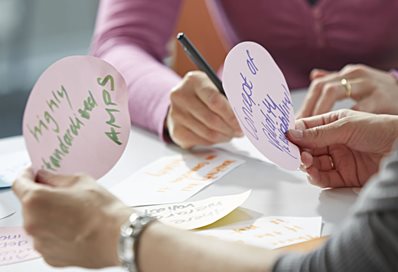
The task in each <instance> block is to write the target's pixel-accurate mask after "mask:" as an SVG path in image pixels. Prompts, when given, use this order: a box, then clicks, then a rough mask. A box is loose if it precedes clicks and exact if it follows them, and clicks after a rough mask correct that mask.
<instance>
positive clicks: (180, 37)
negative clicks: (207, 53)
mask: <svg viewBox="0 0 398 272" xmlns="http://www.w3.org/2000/svg"><path fill="white" fill-rule="evenodd" d="M183 37H184V32H180V33H178V34H177V39H178V40H179V39H182V38H183Z"/></svg>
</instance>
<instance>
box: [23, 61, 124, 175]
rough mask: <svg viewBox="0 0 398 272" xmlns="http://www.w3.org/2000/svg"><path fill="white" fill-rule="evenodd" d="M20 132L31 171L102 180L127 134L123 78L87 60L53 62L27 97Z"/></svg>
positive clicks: (116, 156) (105, 65) (103, 63)
mask: <svg viewBox="0 0 398 272" xmlns="http://www.w3.org/2000/svg"><path fill="white" fill-rule="evenodd" d="M23 134H24V138H25V142H26V146H27V149H28V151H29V155H30V157H31V159H32V166H33V169H34V170H38V169H40V168H44V169H46V170H50V171H53V172H57V173H62V174H71V173H73V174H74V173H76V172H85V173H87V174H90V175H92V176H93V177H95V178H99V177H101V176H102V175H104V174H105V173H106V172H108V171H109V170H110V169H111V168H112V167H113V166H114V164H115V163H116V162H117V160H118V159H119V158H120V156H121V155H122V153H123V151H124V149H125V147H126V144H127V141H128V137H129V134H130V117H129V113H128V93H127V89H126V84H125V82H124V79H123V77H122V76H121V75H120V74H119V73H118V72H117V71H116V69H115V68H113V66H111V65H110V64H108V63H106V62H105V61H103V60H100V59H97V58H94V57H90V56H73V57H67V58H64V59H62V60H60V61H58V62H56V63H55V64H53V65H52V66H50V67H49V68H48V69H47V70H46V71H45V72H44V73H43V74H42V75H41V77H40V78H39V80H38V81H37V82H36V84H35V86H34V88H33V90H32V92H31V94H30V96H29V100H28V103H27V105H26V108H25V114H24V120H23Z"/></svg>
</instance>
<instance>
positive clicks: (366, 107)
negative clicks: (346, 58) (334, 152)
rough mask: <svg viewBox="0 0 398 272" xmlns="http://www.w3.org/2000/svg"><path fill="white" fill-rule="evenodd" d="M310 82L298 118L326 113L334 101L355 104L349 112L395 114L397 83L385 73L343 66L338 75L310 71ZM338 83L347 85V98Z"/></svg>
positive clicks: (359, 67)
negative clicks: (348, 88) (351, 101)
mask: <svg viewBox="0 0 398 272" xmlns="http://www.w3.org/2000/svg"><path fill="white" fill-rule="evenodd" d="M311 79H312V83H311V85H310V88H309V91H308V94H307V96H306V99H305V101H304V103H303V105H302V107H301V109H300V111H299V112H298V115H297V116H298V118H304V117H309V116H313V115H318V114H322V113H325V112H328V111H330V110H331V109H332V108H333V105H334V104H335V103H336V102H337V101H339V100H342V99H346V98H352V99H353V100H355V102H356V104H355V105H354V106H353V108H352V109H353V110H358V111H365V112H371V113H383V114H398V104H397V103H396V101H398V83H397V80H396V79H395V78H394V77H393V76H392V75H391V74H390V73H388V72H384V71H381V70H377V69H373V68H371V67H368V66H365V65H347V66H346V67H344V68H343V69H342V70H341V71H339V72H328V71H325V70H318V69H316V70H313V71H312V72H311ZM342 79H346V80H347V81H348V84H349V85H350V86H351V94H349V92H348V90H347V89H346V87H344V86H343V84H342V83H341V80H342ZM348 95H349V96H348Z"/></svg>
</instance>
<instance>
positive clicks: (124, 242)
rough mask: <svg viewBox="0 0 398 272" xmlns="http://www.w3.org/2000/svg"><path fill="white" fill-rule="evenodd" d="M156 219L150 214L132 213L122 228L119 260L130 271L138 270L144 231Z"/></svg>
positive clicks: (135, 271)
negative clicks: (141, 239)
mask: <svg viewBox="0 0 398 272" xmlns="http://www.w3.org/2000/svg"><path fill="white" fill-rule="evenodd" d="M155 220H156V219H155V218H154V217H151V216H148V215H139V214H138V213H132V214H131V215H130V217H129V220H128V221H127V222H126V223H125V224H123V226H122V227H121V229H120V238H119V246H118V256H119V260H120V262H121V264H122V266H123V267H124V268H126V269H127V270H128V271H130V272H137V271H138V265H137V258H136V257H137V249H138V242H139V239H140V236H141V234H142V232H143V231H144V230H145V228H146V227H147V226H149V225H150V223H152V222H154V221H155Z"/></svg>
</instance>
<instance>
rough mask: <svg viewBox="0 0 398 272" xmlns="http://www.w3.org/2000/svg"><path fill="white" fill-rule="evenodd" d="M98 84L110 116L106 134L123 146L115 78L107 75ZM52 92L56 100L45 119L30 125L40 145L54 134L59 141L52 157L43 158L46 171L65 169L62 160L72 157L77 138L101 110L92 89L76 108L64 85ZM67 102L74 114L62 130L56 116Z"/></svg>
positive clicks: (30, 130)
mask: <svg viewBox="0 0 398 272" xmlns="http://www.w3.org/2000/svg"><path fill="white" fill-rule="evenodd" d="M97 83H98V85H99V87H100V88H101V89H102V101H101V102H102V103H104V104H105V111H106V114H107V116H108V120H106V121H105V123H106V127H107V128H108V129H107V130H106V131H104V134H105V135H106V137H107V138H109V140H110V141H112V142H113V143H114V144H116V145H121V144H122V142H121V140H120V139H119V134H120V125H118V124H117V120H116V117H115V113H118V112H119V109H118V105H117V104H116V102H115V101H113V100H112V95H111V93H112V92H114V91H115V83H114V79H113V77H112V76H111V75H107V76H105V77H104V78H97ZM51 93H52V97H51V98H49V99H47V101H46V105H47V109H45V110H44V112H43V114H42V116H37V123H36V124H35V125H34V126H33V127H31V126H30V125H29V124H27V129H28V131H29V132H30V133H31V134H32V135H33V137H34V139H35V140H36V141H37V142H40V141H41V140H42V138H43V136H44V135H45V133H51V134H53V135H54V136H55V137H56V138H57V139H58V144H57V147H55V148H54V151H53V152H52V153H51V155H49V157H48V158H42V162H43V165H42V168H46V169H48V170H53V171H54V170H56V169H57V168H60V167H61V162H62V159H63V158H64V157H65V156H66V155H67V154H69V152H70V148H72V146H73V142H74V139H75V138H76V137H78V136H79V133H80V130H81V129H83V127H84V126H85V125H86V124H87V122H89V121H90V119H91V118H92V114H93V112H94V111H95V110H96V108H97V107H98V101H97V99H96V98H95V96H94V95H93V93H92V91H91V90H88V91H87V96H86V98H84V99H83V101H82V102H81V104H80V105H79V106H78V107H77V108H75V105H72V103H71V100H70V98H69V93H68V90H67V89H66V88H65V87H64V86H63V85H61V86H60V88H59V89H58V90H55V91H52V92H51ZM63 103H67V107H68V109H69V110H70V112H71V113H70V116H69V118H68V119H69V123H68V124H67V127H61V125H60V123H61V122H60V121H59V120H57V118H55V117H54V116H55V113H56V111H57V110H58V109H59V108H60V107H61V106H62V104H63ZM62 118H64V117H62Z"/></svg>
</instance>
